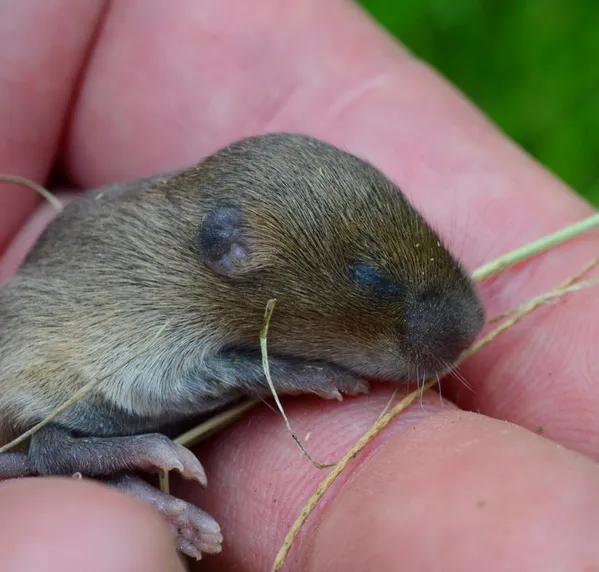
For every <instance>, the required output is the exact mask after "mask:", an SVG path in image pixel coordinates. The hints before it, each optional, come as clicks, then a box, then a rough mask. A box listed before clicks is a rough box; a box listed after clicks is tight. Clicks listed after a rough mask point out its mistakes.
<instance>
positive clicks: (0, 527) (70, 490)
mask: <svg viewBox="0 0 599 572" xmlns="http://www.w3.org/2000/svg"><path fill="white" fill-rule="evenodd" d="M0 512H1V514H2V519H0V562H2V565H1V569H2V571H3V572H12V571H22V570H37V571H39V572H54V571H56V572H58V571H60V572H71V571H72V572H75V571H77V572H79V571H81V570H86V571H88V572H119V571H121V570H122V571H123V572H136V571H139V572H164V571H173V572H175V571H177V572H179V571H183V572H184V570H185V568H184V567H183V564H182V561H181V558H180V557H179V554H178V552H177V550H176V546H175V542H174V539H173V538H172V536H171V534H170V532H169V531H168V529H167V527H166V524H165V523H164V522H162V519H161V518H160V516H159V515H158V514H157V513H154V511H152V510H151V509H150V508H149V507H145V506H144V505H142V504H141V503H139V502H138V501H136V500H134V499H130V498H128V497H126V496H125V495H122V494H121V493H118V492H117V491H114V490H111V489H109V488H108V487H105V486H103V485H100V484H97V483H94V482H91V481H75V480H69V479H55V478H31V479H22V480H14V481H8V482H5V483H3V484H2V486H0Z"/></svg>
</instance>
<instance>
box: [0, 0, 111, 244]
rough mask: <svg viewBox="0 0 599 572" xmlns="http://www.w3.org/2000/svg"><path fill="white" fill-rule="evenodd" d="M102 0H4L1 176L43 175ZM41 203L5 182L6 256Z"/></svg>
mask: <svg viewBox="0 0 599 572" xmlns="http://www.w3.org/2000/svg"><path fill="white" fill-rule="evenodd" d="M102 5H103V2H101V1H95V0H94V1H92V2H79V1H78V0H22V1H20V2H10V1H8V0H4V1H0V42H1V46H2V48H1V49H0V69H1V70H2V75H1V77H0V125H2V130H1V132H0V173H9V174H14V175H22V176H25V177H29V178H31V179H34V180H37V181H39V182H43V180H44V179H45V177H46V175H47V173H48V170H49V169H50V166H51V164H52V161H53V160H54V157H55V155H56V153H57V150H58V149H57V148H58V142H59V139H60V136H61V133H62V129H63V121H64V119H65V116H66V113H67V108H68V104H69V100H70V98H71V96H72V91H73V89H74V85H75V82H76V80H77V74H78V73H79V70H80V67H81V65H82V64H83V62H84V59H85V55H86V51H87V48H88V45H89V42H90V40H91V39H92V37H93V30H94V26H95V25H96V22H97V20H98V18H99V16H100V13H101V9H102ZM38 202H39V197H38V196H37V195H36V193H35V192H33V191H31V190H30V189H25V188H23V187H20V186H16V185H8V184H6V183H0V254H1V253H2V251H3V249H4V247H5V246H6V244H7V242H8V240H9V239H10V238H11V237H12V236H13V234H14V233H15V232H16V230H17V229H18V228H19V227H20V226H21V224H22V223H23V221H24V220H25V219H26V218H27V216H28V214H29V213H30V212H31V211H32V209H33V208H34V206H35V205H36V204H37V203H38Z"/></svg>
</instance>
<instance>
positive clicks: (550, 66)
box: [323, 0, 599, 206]
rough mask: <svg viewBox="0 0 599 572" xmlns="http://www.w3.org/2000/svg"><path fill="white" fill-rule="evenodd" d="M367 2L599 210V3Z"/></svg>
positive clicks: (384, 22) (562, 0)
mask: <svg viewBox="0 0 599 572" xmlns="http://www.w3.org/2000/svg"><path fill="white" fill-rule="evenodd" d="M323 1H326V0H323ZM360 1H361V3H362V5H363V6H364V7H365V8H366V9H367V10H368V11H369V12H370V13H371V14H372V15H373V16H374V17H375V18H376V19H377V20H378V21H379V22H380V23H381V24H382V25H383V26H384V27H385V28H387V30H389V31H390V32H391V33H392V34H393V35H395V36H396V37H397V38H398V39H399V40H401V41H402V42H403V43H404V44H405V45H406V46H408V47H409V48H410V49H411V50H412V52H414V53H415V54H416V55H417V56H419V57H421V58H422V59H424V60H426V61H428V62H429V63H431V64H432V65H433V66H434V67H436V68H437V69H438V70H439V71H440V72H441V73H442V74H444V75H445V76H446V77H447V78H448V79H449V80H451V81H452V82H453V83H454V84H455V85H457V86H458V87H459V88H460V89H461V90H462V91H463V92H464V93H466V94H467V95H468V96H469V97H470V99H471V100H473V101H474V102H475V103H476V104H477V105H478V106H479V107H480V108H482V109H483V110H484V111H485V112H486V113H487V115H489V116H490V117H491V118H492V119H493V120H494V121H495V123H497V124H498V125H499V127H500V128H502V129H503V130H504V131H505V132H506V133H507V134H508V135H509V136H510V137H512V139H514V140H516V141H517V142H518V143H519V144H520V145H522V146H523V147H524V148H525V149H526V150H527V151H529V152H530V153H531V154H532V155H534V156H535V157H536V158H537V159H539V160H540V161H541V162H542V163H543V164H544V165H546V166H547V167H548V168H549V169H551V170H552V171H553V172H554V173H555V174H557V175H558V176H559V177H561V178H562V179H563V180H565V181H566V182H567V183H568V184H569V185H571V186H572V187H573V188H574V189H575V190H576V191H578V192H579V193H581V194H582V195H584V196H586V197H587V198H588V199H590V200H591V201H593V203H594V204H595V205H597V206H599V157H598V155H599V153H598V151H599V0H360Z"/></svg>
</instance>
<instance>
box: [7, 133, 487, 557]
mask: <svg viewBox="0 0 599 572" xmlns="http://www.w3.org/2000/svg"><path fill="white" fill-rule="evenodd" d="M271 298H276V299H277V306H276V311H275V312H274V315H273V317H272V320H271V323H270V330H269V341H268V343H269V350H270V351H269V353H270V368H271V373H272V377H273V380H274V383H275V385H276V389H277V392H278V393H279V394H309V393H311V394H316V395H318V396H321V397H324V398H340V397H341V393H345V394H349V395H354V394H358V393H361V392H363V391H365V390H366V389H367V385H366V382H365V381H364V380H363V378H364V377H366V378H377V379H381V380H389V381H395V382H398V381H402V380H411V379H415V378H418V379H423V378H427V377H430V376H435V375H437V374H439V373H440V372H442V371H444V370H446V368H448V367H449V366H451V365H452V364H453V363H455V361H456V359H457V358H458V357H459V356H460V354H461V353H462V351H463V350H464V349H465V348H466V347H467V346H469V345H470V343H471V342H472V341H473V339H474V338H475V337H476V336H477V334H478V333H479V332H480V330H481V328H482V326H483V321H484V318H483V310H482V307H481V303H480V300H479V297H478V295H477V293H476V290H475V288H474V286H473V284H472V282H471V280H470V279H469V277H468V275H467V274H466V272H465V271H464V270H463V269H462V267H461V266H460V264H459V263H458V262H457V261H456V259H455V258H454V257H453V256H452V255H451V254H450V253H449V252H448V251H447V249H446V248H445V247H444V246H443V244H442V243H441V241H440V239H439V238H438V237H437V235H436V234H435V232H433V230H431V228H430V227H429V225H428V224H427V223H426V222H425V221H424V220H423V218H422V217H421V216H420V215H419V214H418V213H417V212H416V211H415V210H414V208H413V207H412V206H411V205H410V204H409V203H408V201H407V200H406V198H405V197H404V196H403V195H402V193H401V192H400V190H399V189H398V188H397V187H396V186H395V185H394V184H393V183H392V182H391V181H390V180H389V179H387V178H386V177H385V176H384V175H383V174H382V173H381V172H380V171H378V170H377V169H376V168H374V167H373V166H372V165H370V164H369V163H367V162H365V161H363V160H361V159H359V158H357V157H355V156H353V155H350V154H348V153H346V152H344V151H342V150H340V149H338V148H336V147H333V146H330V145H328V144H325V143H323V142H321V141H318V140H315V139H313V138H310V137H305V136H301V135H292V134H270V135H263V136H257V137H250V138H247V139H244V140H242V141H239V142H237V143H235V144H232V145H230V146H229V147H226V148H224V149H222V150H220V151H218V152H216V153H215V154H214V155H212V156H210V157H208V158H207V159H205V160H204V161H202V162H201V163H200V164H199V165H197V166H195V167H193V168H190V169H186V170H183V171H181V172H177V173H171V174H167V175H162V176H157V177H150V178H147V179H142V180H139V181H132V182H127V183H121V184H117V185H113V186H109V187H106V188H103V189H99V190H95V191H91V192H89V193H87V194H85V195H84V196H82V197H81V198H80V199H79V200H77V201H76V202H73V203H71V204H69V205H68V206H67V207H66V208H65V209H64V211H63V212H62V213H61V214H60V215H59V216H58V217H57V218H56V219H55V220H54V221H53V222H52V223H51V224H50V225H49V226H48V228H47V229H46V230H45V232H44V233H43V234H42V236H41V237H40V239H39V240H38V242H37V244H36V245H35V247H34V248H33V250H32V251H31V253H30V254H29V256H28V257H27V259H26V260H25V262H24V263H23V265H22V267H21V268H20V270H19V271H18V273H17V274H16V275H15V276H14V277H13V278H12V279H10V280H9V281H8V282H7V283H6V284H5V285H3V286H2V287H1V288H0V325H1V326H0V428H1V430H0V433H1V436H2V440H3V442H7V440H8V439H10V438H12V437H14V436H16V435H18V434H20V433H21V432H22V431H24V430H26V429H28V428H30V427H31V426H32V425H34V424H35V423H37V422H39V421H40V420H41V419H43V418H44V417H46V416H47V415H48V414H49V413H51V412H52V411H53V410H54V409H55V408H56V407H58V406H60V405H61V404H62V403H63V402H64V401H65V400H67V399H68V398H69V397H71V396H72V395H73V393H74V392H75V391H76V390H77V389H79V388H80V387H82V386H83V385H85V384H87V383H88V382H90V381H92V380H99V379H101V378H103V377H105V376H107V375H108V374H109V373H111V372H114V370H115V367H117V366H118V365H119V364H125V363H126V362H127V363H126V365H124V366H123V367H122V368H121V369H120V370H119V371H118V373H114V374H113V375H112V376H110V377H108V378H107V379H103V380H102V381H101V382H100V383H98V385H97V386H96V388H95V389H94V390H93V392H92V393H91V394H89V395H88V396H87V397H85V398H84V399H83V400H82V401H80V402H79V403H77V404H75V405H73V406H72V407H70V408H69V409H67V410H65V411H64V412H63V413H62V414H61V415H60V416H59V417H57V418H56V419H55V421H54V422H52V423H50V424H49V425H47V426H46V427H44V428H43V429H41V430H40V431H39V432H38V433H36V434H34V435H33V437H32V438H31V443H30V446H29V448H28V450H25V451H20V452H9V453H5V454H3V455H0V478H8V477H19V476H25V475H71V474H73V473H75V472H80V473H81V474H83V475H84V476H90V477H96V478H100V479H103V480H104V481H106V482H110V483H112V484H114V485H115V486H118V487H120V488H121V489H124V490H127V491H129V493H130V494H132V495H135V496H137V497H139V498H142V499H144V500H145V501H146V502H149V503H151V504H153V505H154V506H155V507H157V508H158V510H160V511H161V512H162V513H163V514H164V516H165V518H166V519H167V520H168V522H169V523H170V524H171V526H172V528H173V531H174V532H175V534H176V535H177V537H178V541H179V546H180V549H181V550H182V551H183V552H184V553H186V554H188V555H191V556H194V557H196V558H199V557H200V556H201V553H203V552H206V553H211V552H218V551H220V549H221V542H222V535H221V531H220V528H219V526H218V524H217V523H216V522H215V520H214V519H213V518H212V517H211V516H210V515H208V514H206V513H205V512H203V511H201V510H200V509H199V508H197V507H195V506H193V505H191V504H188V503H185V502H183V501H181V500H179V499H176V498H174V497H171V496H168V495H166V494H164V493H162V492H160V491H159V490H157V489H154V488H153V487H151V486H150V485H148V484H146V483H145V482H144V481H142V480H140V479H138V478H136V477H134V476H133V475H132V474H131V473H132V472H133V471H136V470H142V471H159V470H175V471H178V472H179V473H180V474H181V475H182V476H183V477H184V478H187V479H194V480H196V481H198V482H200V483H201V484H202V485H205V484H206V476H205V474H204V471H203V469H202V466H201V464H200V463H199V461H198V460H197V459H196V458H195V456H194V455H193V454H192V453H191V452H190V451H189V450H187V449H185V448H183V447H181V446H179V445H176V444H174V443H173V442H172V441H171V440H169V439H168V438H167V437H166V436H165V434H164V431H163V430H164V428H165V427H168V426H171V425H172V424H174V423H177V422H181V421H183V420H185V419H188V418H190V417H194V416H198V415H200V414H208V413H210V412H211V411H214V410H216V409H217V408H221V407H223V406H225V405H227V404H229V403H231V402H234V401H236V400H238V399H240V398H242V397H244V396H265V397H267V396H269V395H270V390H269V388H268V385H267V383H266V379H265V377H264V374H263V370H262V365H261V357H260V352H259V334H260V329H261V327H262V324H263V317H264V309H265V305H266V303H267V301H268V300H269V299H271ZM161 328H163V329H162V331H161ZM144 350H145V351H144ZM137 354H139V355H137ZM135 356H137V357H135ZM128 360H129V361H128ZM117 369H118V368H117Z"/></svg>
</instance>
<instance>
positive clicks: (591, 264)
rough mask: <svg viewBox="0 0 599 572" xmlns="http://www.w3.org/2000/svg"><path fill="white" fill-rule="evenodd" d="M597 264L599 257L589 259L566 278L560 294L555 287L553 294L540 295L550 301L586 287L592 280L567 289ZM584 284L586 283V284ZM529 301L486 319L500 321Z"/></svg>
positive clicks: (591, 283) (521, 308) (523, 306)
mask: <svg viewBox="0 0 599 572" xmlns="http://www.w3.org/2000/svg"><path fill="white" fill-rule="evenodd" d="M597 264H599V258H595V259H593V260H591V262H589V263H588V264H587V265H586V266H584V267H583V268H582V269H581V270H580V271H579V272H578V273H577V274H575V275H574V276H572V277H570V278H568V280H567V281H566V283H564V284H562V288H563V290H561V294H560V290H559V289H557V290H553V294H552V293H551V292H548V293H547V294H542V295H541V296H546V297H547V300H546V301H547V302H551V300H552V298H556V297H559V296H560V295H562V294H567V293H568V292H570V291H576V290H582V289H583V288H588V287H590V286H592V285H593V281H592V280H587V281H586V282H585V283H583V284H582V285H581V286H580V287H577V288H575V289H574V290H570V289H569V286H570V284H574V283H575V282H577V281H578V280H580V279H581V278H582V277H583V276H584V275H585V274H588V273H589V272H590V271H591V270H592V269H593V268H595V267H596V266H597ZM584 284H586V286H585V285H584ZM565 290H568V292H566V291H565ZM530 302H531V300H529V301H528V302H525V303H524V304H520V305H519V306H516V307H515V308H511V309H510V310H508V311H507V312H504V313H503V314H499V315H498V316H495V317H494V318H491V319H490V320H489V321H488V323H489V324H496V323H497V322H501V320H505V319H506V318H508V317H509V316H511V315H513V314H516V313H517V312H519V311H520V310H523V309H524V308H525V307H526V306H527V305H528V304H530Z"/></svg>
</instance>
